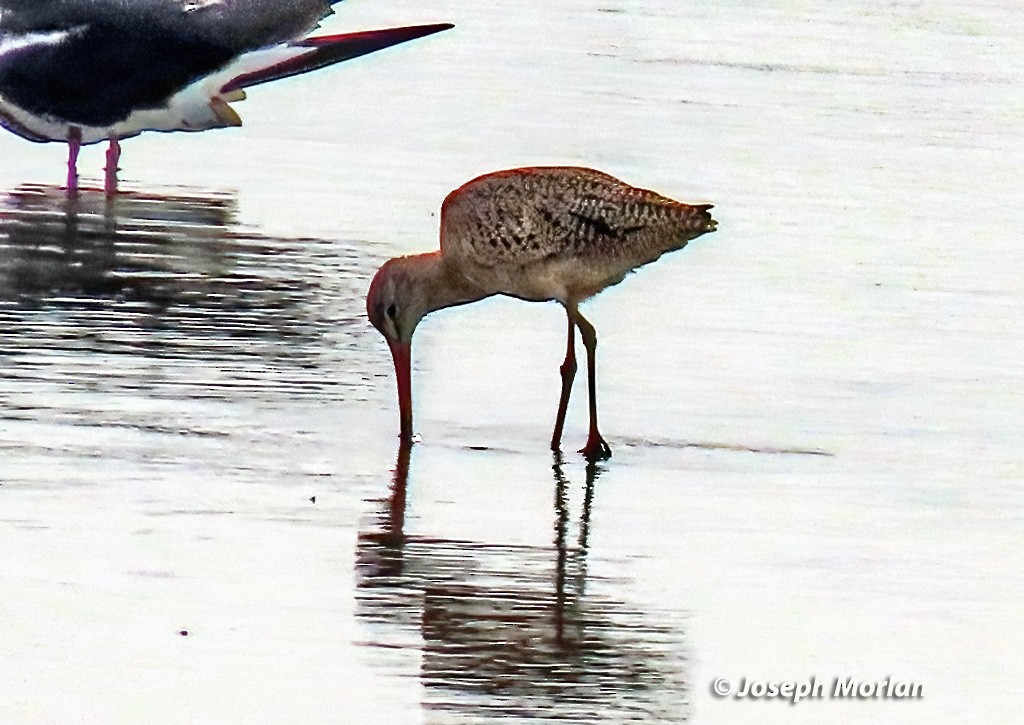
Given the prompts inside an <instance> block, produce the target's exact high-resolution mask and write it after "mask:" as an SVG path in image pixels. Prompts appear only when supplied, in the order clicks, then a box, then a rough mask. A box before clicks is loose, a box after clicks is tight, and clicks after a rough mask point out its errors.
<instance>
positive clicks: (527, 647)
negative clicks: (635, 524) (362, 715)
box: [356, 445, 690, 723]
mask: <svg viewBox="0 0 1024 725" xmlns="http://www.w3.org/2000/svg"><path fill="white" fill-rule="evenodd" d="M410 448H411V447H410V446H409V445H403V446H402V447H401V448H400V449H399V452H398V460H397V463H396V466H395V471H394V479H393V483H392V487H391V491H390V496H389V497H388V498H387V499H384V500H382V501H380V506H379V507H378V509H377V510H376V512H375V514H374V517H373V519H372V522H371V523H370V525H369V526H368V527H366V529H365V530H364V531H362V532H361V533H360V535H359V539H358V551H357V555H356V584H357V589H356V597H357V606H356V612H357V615H358V617H359V618H360V619H361V620H362V621H364V622H365V623H367V624H368V626H369V629H370V631H371V632H372V638H371V640H370V641H368V642H364V643H363V644H364V645H365V646H366V647H367V648H368V649H369V650H370V651H376V652H378V654H380V655H381V662H379V663H378V664H381V663H382V662H383V665H382V666H384V667H388V666H391V667H395V662H396V660H395V654H396V652H415V651H417V650H419V651H421V653H422V656H421V657H420V658H419V659H418V662H419V677H420V680H421V683H422V684H423V685H424V688H425V689H424V695H423V697H424V702H423V703H422V707H423V709H424V710H425V712H426V721H427V722H482V721H488V722H490V721H495V720H502V719H536V720H541V721H550V722H599V721H601V722H603V721H615V722H644V723H662V722H664V723H668V722H672V723H678V722H681V721H684V720H686V719H688V717H689V710H690V708H689V694H688V693H689V685H688V683H687V679H686V675H685V669H684V660H685V654H684V650H683V645H682V642H681V639H682V635H681V633H680V632H679V631H677V630H675V629H674V628H672V627H670V626H668V625H666V624H663V623H661V622H657V621H654V620H655V619H656V618H657V617H656V615H655V614H654V613H652V612H645V611H641V610H640V609H639V608H637V607H635V606H631V605H630V604H628V603H626V602H622V601H617V600H614V599H610V598H608V597H607V596H603V595H596V594H592V593H588V592H587V586H586V585H587V580H588V577H587V569H586V562H587V554H588V545H589V537H590V530H591V517H590V516H591V510H592V504H593V500H594V483H595V481H596V480H597V478H598V477H599V476H600V474H601V471H602V468H601V466H600V464H596V463H590V464H589V465H587V467H586V469H585V470H586V488H585V492H584V497H583V512H582V514H581V516H580V518H579V522H578V526H575V527H574V526H573V523H572V521H571V519H572V516H571V513H570V508H571V506H570V500H571V496H570V495H569V489H570V485H571V484H570V481H569V478H568V477H567V476H566V474H565V471H564V469H563V464H562V461H561V459H560V457H559V456H558V455H557V454H556V455H555V460H554V465H553V466H552V470H553V473H554V484H555V486H554V492H555V496H554V542H553V543H554V547H553V550H552V548H548V547H534V546H515V545H513V546H506V545H501V544H491V543H481V542H474V541H459V540H451V539H443V538H432V537H428V536H421V535H415V534H409V533H408V532H406V531H405V511H406V507H407V500H406V496H407V488H408V478H409V465H410V460H409V459H410ZM574 529H575V530H574ZM552 564H553V565H554V567H553V568H554V571H553V572H552V571H551V569H552ZM592 583H593V581H592ZM384 661H386V662H384Z"/></svg>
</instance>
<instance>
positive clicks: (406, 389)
mask: <svg viewBox="0 0 1024 725" xmlns="http://www.w3.org/2000/svg"><path fill="white" fill-rule="evenodd" d="M436 257H437V255H429V254H427V255H423V254H421V255H417V256H414V257H396V258H395V259H391V260H389V261H387V262H385V263H384V265H383V266H382V267H381V268H380V269H378V270H377V274H376V275H374V277H373V281H372V282H371V283H370V291H369V292H368V293H367V295H366V315H367V316H368V317H369V318H370V324H372V325H373V326H374V327H376V328H377V331H378V332H380V334H382V335H383V336H384V339H385V340H386V341H387V343H388V347H389V348H391V357H392V358H393V359H394V362H395V377H396V378H397V380H398V408H399V412H400V415H401V422H402V440H403V441H408V440H411V439H412V333H413V332H415V331H416V325H418V324H419V322H420V320H421V319H423V316H424V315H425V314H427V313H428V312H430V311H431V309H432V308H431V306H430V302H429V297H430V294H429V293H430V284H429V282H428V280H429V279H430V278H431V276H432V270H433V267H434V264H432V263H431V262H432V260H433V259H435V258H436Z"/></svg>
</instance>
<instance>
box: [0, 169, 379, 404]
mask: <svg viewBox="0 0 1024 725" xmlns="http://www.w3.org/2000/svg"><path fill="white" fill-rule="evenodd" d="M237 216H238V204H237V200H236V198H235V196H234V195H233V194H232V193H227V192H217V191H205V190H192V189H173V190H170V191H167V192H161V193H156V192H138V191H136V192H131V191H128V192H125V193H123V194H120V195H118V196H116V197H113V198H109V197H107V196H106V195H105V194H103V193H102V192H99V191H83V192H82V193H80V194H79V195H78V196H77V197H75V198H70V199H69V198H67V196H66V195H65V194H64V192H63V190H62V189H60V188H59V187H51V186H35V185H26V186H22V187H19V188H17V189H15V190H13V191H10V192H7V193H6V195H4V196H2V197H0V358H7V357H9V358H10V359H11V362H12V364H14V365H15V367H17V362H18V361H19V360H21V359H25V358H30V359H31V364H30V365H29V366H28V369H27V370H26V371H25V374H26V375H29V374H31V375H43V376H44V377H46V379H47V380H50V379H53V378H57V379H63V378H65V377H66V376H67V375H66V374H67V370H66V367H67V366H68V365H71V366H77V367H78V368H79V369H80V368H82V367H83V366H85V367H88V366H96V365H102V366H105V367H106V368H107V371H108V373H111V374H112V377H111V378H110V379H108V380H106V381H103V384H113V383H116V382H118V381H119V382H121V383H124V384H126V385H128V386H130V387H144V386H146V385H163V384H166V383H167V382H168V379H169V378H170V379H172V382H173V378H174V377H175V372H181V373H182V376H181V380H180V381H179V382H180V384H182V385H187V386H188V387H189V389H190V390H207V391H208V390H214V391H216V390H221V391H223V390H225V389H238V388H239V387H241V388H243V389H260V390H277V391H280V390H281V389H287V390H288V391H290V392H302V391H303V390H310V391H320V392H322V390H323V387H324V386H325V385H332V386H337V385H357V386H361V385H365V382H366V381H365V380H363V375H362V374H361V373H358V372H357V371H360V370H363V371H365V370H366V367H365V366H361V365H360V362H361V361H353V360H352V359H351V356H352V355H356V356H359V355H361V354H362V353H360V350H362V349H364V348H366V347H367V345H365V344H361V338H362V335H363V334H365V333H366V325H365V321H364V312H363V309H364V305H363V299H362V298H363V294H364V293H365V289H366V284H367V279H368V277H369V274H370V272H371V271H372V270H373V269H375V267H376V266H377V265H378V264H379V259H380V255H375V254H374V251H373V249H372V247H370V246H369V245H367V244H366V243H359V242H356V241H351V242H339V241H335V240H319V239H308V238H299V239H293V238H274V237H269V236H266V235H264V234H262V233H261V232H259V231H258V230H256V229H253V228H251V227H247V226H244V225H242V224H240V223H239V222H238V220H237ZM110 356H115V357H118V358H122V359H121V360H119V361H117V362H116V363H114V364H111V363H112V361H111V360H110ZM123 356H130V358H131V362H130V363H127V364H126V363H125V361H124V359H123ZM346 358H348V359H347V361H346ZM147 363H148V366H147ZM332 363H337V364H336V365H332ZM48 364H52V366H53V367H52V369H48V368H47V365H48ZM157 364H159V365H160V366H164V367H159V368H155V367H154V365H157ZM166 366H169V367H166ZM325 367H326V368H327V370H326V371H325V370H324V368H325ZM335 372H337V375H335ZM14 375H15V376H16V375H17V370H15V372H14ZM125 376H128V377H130V378H131V379H126V378H125ZM0 392H2V391H0Z"/></svg>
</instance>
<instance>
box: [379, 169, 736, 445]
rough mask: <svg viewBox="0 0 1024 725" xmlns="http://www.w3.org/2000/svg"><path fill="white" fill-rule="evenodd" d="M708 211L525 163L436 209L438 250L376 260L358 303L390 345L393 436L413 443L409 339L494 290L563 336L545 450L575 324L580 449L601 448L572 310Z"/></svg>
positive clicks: (570, 369)
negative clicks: (538, 308) (582, 383)
mask: <svg viewBox="0 0 1024 725" xmlns="http://www.w3.org/2000/svg"><path fill="white" fill-rule="evenodd" d="M710 208H711V205H710V204H700V205H696V206H694V205H690V204H683V203H681V202H678V201H673V200H672V199H668V198H666V197H664V196H662V195H660V194H657V193H655V192H653V191H648V190H646V189H638V188H636V187H633V186H630V185H629V184H626V183H625V182H622V181H619V180H618V179H616V178H614V177H612V176H609V175H608V174H605V173H602V172H600V171H595V170H593V169H586V168H577V167H530V168H522V169H511V170H508V171H498V172H495V173H492V174H486V175H484V176H481V177H479V178H476V179H473V180H472V181H470V182H469V183H467V184H465V185H464V186H462V187H461V188H459V189H456V190H455V191H453V192H452V193H451V194H449V195H448V198H446V199H445V200H444V204H443V205H442V206H441V245H440V247H441V248H440V250H439V251H436V252H429V253H426V254H417V255H413V256H408V257H397V258H395V259H392V260H389V261H388V262H386V263H385V264H384V265H383V266H382V267H381V268H380V269H379V270H378V271H377V274H376V276H375V277H374V278H373V282H372V283H371V284H370V291H369V293H368V295H367V300H366V311H367V314H368V315H369V318H370V322H371V323H372V324H373V326H374V327H376V328H377V329H378V330H379V331H380V333H381V334H382V335H384V338H385V339H386V340H387V343H388V346H389V347H390V348H391V353H392V356H393V357H394V362H395V374H396V377H397V380H398V404H399V410H400V416H401V437H402V440H403V441H409V440H411V438H412V433H413V429H412V379H411V359H412V335H413V332H414V331H415V330H416V325H417V324H418V323H419V321H420V320H421V319H422V318H423V317H424V315H427V314H429V313H431V312H433V311H435V310H440V309H442V308H445V307H451V306H453V305H460V304H465V303H467V302H474V301H476V300H479V299H483V298H484V297H490V296H491V295H496V294H504V295H509V296H512V297H518V298H520V299H523V300H529V301H536V302H543V301H549V300H555V301H557V302H560V303H561V304H562V306H563V307H564V308H565V311H566V315H567V318H568V336H567V342H566V352H565V361H564V362H563V363H562V366H561V368H560V370H561V377H562V392H561V396H560V398H559V401H558V412H557V414H556V417H555V429H554V432H553V433H552V436H551V448H552V449H553V450H558V449H559V446H560V444H561V439H562V427H563V424H564V423H565V411H566V407H567V406H568V404H569V394H570V391H571V389H572V381H573V378H574V377H575V375H576V350H575V339H576V338H575V329H576V328H579V331H580V335H581V337H582V339H583V345H584V346H585V347H586V351H587V376H588V393H589V403H590V432H589V435H588V437H587V443H586V445H585V446H584V447H583V448H582V449H581V451H580V452H581V453H583V454H584V455H586V456H587V458H589V459H591V460H596V459H601V458H607V457H608V456H610V455H611V450H610V449H609V447H608V444H607V443H605V441H604V438H602V437H601V433H600V432H599V430H598V426H597V389H596V384H595V360H594V352H595V349H596V347H597V333H596V332H595V330H594V327H593V325H591V324H590V322H588V321H587V319H586V318H584V317H583V315H582V314H580V311H579V304H580V302H582V301H583V300H585V299H587V298H588V297H591V296H593V295H595V294H597V293H598V292H600V291H601V290H603V289H605V288H606V287H610V286H612V285H614V284H618V283H619V282H621V281H622V280H623V279H624V278H625V277H626V275H627V274H628V273H629V272H631V271H632V270H634V269H636V268H638V267H641V266H643V265H645V264H649V263H650V262H653V261H654V260H656V259H658V258H659V257H660V256H661V255H663V254H665V253H666V252H671V251H675V250H677V249H682V248H683V247H685V246H686V244H687V243H688V242H689V241H690V240H691V239H694V238H695V237H699V236H700V235H701V234H705V233H706V232H712V231H714V230H715V227H716V223H715V221H714V219H712V218H711V214H710V213H709V211H708V210H709V209H710Z"/></svg>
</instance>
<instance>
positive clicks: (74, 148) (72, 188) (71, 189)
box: [67, 126, 82, 196]
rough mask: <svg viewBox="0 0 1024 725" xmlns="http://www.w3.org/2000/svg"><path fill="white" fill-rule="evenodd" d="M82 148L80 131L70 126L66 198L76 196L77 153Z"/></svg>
mask: <svg viewBox="0 0 1024 725" xmlns="http://www.w3.org/2000/svg"><path fill="white" fill-rule="evenodd" d="M81 148H82V129H80V128H78V127H77V126H72V127H71V130H70V131H68V186H67V194H68V196H75V195H76V194H78V151H79V149H81Z"/></svg>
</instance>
